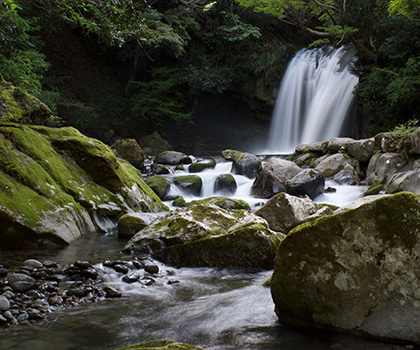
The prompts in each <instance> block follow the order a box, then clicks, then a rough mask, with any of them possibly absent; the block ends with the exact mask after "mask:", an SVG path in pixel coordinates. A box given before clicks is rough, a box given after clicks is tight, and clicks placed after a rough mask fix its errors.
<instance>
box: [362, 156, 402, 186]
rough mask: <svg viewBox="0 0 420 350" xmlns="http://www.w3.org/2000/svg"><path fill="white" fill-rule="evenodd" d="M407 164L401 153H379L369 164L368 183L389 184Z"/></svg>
mask: <svg viewBox="0 0 420 350" xmlns="http://www.w3.org/2000/svg"><path fill="white" fill-rule="evenodd" d="M405 164H406V159H405V158H404V157H403V156H402V155H401V154H400V153H382V154H380V153H378V154H375V155H374V156H373V157H372V158H371V159H370V162H369V165H368V168H367V171H366V182H367V184H368V185H372V184H373V183H374V182H381V183H387V182H388V181H389V180H391V178H392V177H393V176H394V175H395V174H396V173H397V172H398V171H400V170H401V169H402V168H403V166H404V165H405Z"/></svg>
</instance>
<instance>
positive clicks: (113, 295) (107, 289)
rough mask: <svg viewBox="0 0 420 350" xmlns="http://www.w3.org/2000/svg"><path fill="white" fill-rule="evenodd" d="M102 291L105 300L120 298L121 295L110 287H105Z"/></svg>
mask: <svg viewBox="0 0 420 350" xmlns="http://www.w3.org/2000/svg"><path fill="white" fill-rule="evenodd" d="M104 291H105V297H106V298H121V296H122V294H121V292H120V291H119V290H117V289H115V288H113V287H110V286H106V287H104Z"/></svg>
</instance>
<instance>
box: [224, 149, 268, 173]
mask: <svg viewBox="0 0 420 350" xmlns="http://www.w3.org/2000/svg"><path fill="white" fill-rule="evenodd" d="M222 155H223V158H225V159H226V160H232V161H233V164H232V171H233V172H234V173H235V174H239V175H245V176H246V177H249V178H251V179H252V178H254V177H256V176H257V175H258V174H259V173H260V172H261V170H262V163H261V159H260V158H258V157H257V156H256V155H254V154H251V153H247V152H241V151H236V150H232V149H227V150H224V151H223V152H222Z"/></svg>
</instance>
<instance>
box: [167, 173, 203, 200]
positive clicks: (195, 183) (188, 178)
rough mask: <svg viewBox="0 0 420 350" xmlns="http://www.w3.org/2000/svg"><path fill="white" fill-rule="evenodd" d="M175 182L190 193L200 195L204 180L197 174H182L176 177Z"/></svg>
mask: <svg viewBox="0 0 420 350" xmlns="http://www.w3.org/2000/svg"><path fill="white" fill-rule="evenodd" d="M173 181H174V184H175V185H176V186H177V187H178V188H180V189H182V190H183V191H185V192H186V193H188V194H192V195H194V196H199V195H200V192H201V188H202V187H203V180H202V179H201V177H200V176H197V175H182V176H176V177H174V180H173Z"/></svg>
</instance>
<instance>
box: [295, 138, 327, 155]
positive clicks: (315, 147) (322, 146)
mask: <svg viewBox="0 0 420 350" xmlns="http://www.w3.org/2000/svg"><path fill="white" fill-rule="evenodd" d="M327 151H328V141H317V142H314V143H311V144H303V145H299V146H297V147H296V149H295V153H297V154H300V153H304V152H314V153H319V154H325V153H327Z"/></svg>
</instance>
